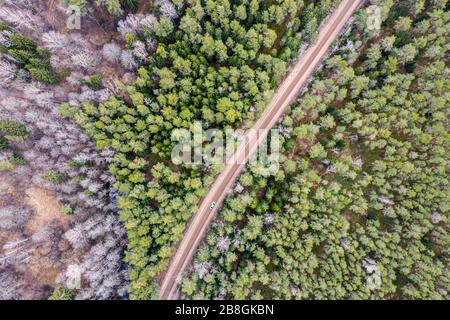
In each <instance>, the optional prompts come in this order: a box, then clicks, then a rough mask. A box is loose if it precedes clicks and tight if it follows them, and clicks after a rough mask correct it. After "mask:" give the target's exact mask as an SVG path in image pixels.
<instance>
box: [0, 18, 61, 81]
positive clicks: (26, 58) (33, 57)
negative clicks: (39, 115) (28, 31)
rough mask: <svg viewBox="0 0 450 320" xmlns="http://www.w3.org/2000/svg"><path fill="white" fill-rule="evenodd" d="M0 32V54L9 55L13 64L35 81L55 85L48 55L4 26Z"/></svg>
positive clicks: (1, 26)
mask: <svg viewBox="0 0 450 320" xmlns="http://www.w3.org/2000/svg"><path fill="white" fill-rule="evenodd" d="M0 30H6V31H8V32H6V33H4V36H5V38H6V39H5V42H4V45H3V44H0V52H4V53H7V54H9V55H10V56H11V57H12V58H13V59H14V62H15V63H16V64H17V65H18V66H19V67H20V68H21V69H25V70H27V71H28V72H29V74H30V75H31V77H32V78H33V79H35V80H36V81H39V82H42V83H46V84H56V83H58V82H59V78H58V76H57V75H55V74H54V72H53V70H52V67H51V66H50V63H49V60H50V53H49V52H48V51H47V50H45V49H42V48H39V47H37V46H36V44H35V43H34V42H33V41H32V40H31V39H29V38H27V37H25V36H23V35H21V34H20V33H18V32H16V31H14V30H12V29H11V28H9V27H8V26H7V25H5V24H3V23H2V24H1V25H0Z"/></svg>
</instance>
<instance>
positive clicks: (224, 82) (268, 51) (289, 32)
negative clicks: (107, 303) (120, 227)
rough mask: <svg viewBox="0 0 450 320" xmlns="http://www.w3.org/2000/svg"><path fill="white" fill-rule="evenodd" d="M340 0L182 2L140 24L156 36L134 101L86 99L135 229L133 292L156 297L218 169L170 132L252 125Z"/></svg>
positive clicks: (89, 122) (83, 116)
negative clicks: (184, 160) (186, 163)
mask: <svg viewBox="0 0 450 320" xmlns="http://www.w3.org/2000/svg"><path fill="white" fill-rule="evenodd" d="M336 2H339V1H331V0H322V1H315V2H310V1H306V3H304V2H303V1H300V0H299V1H293V0H285V1H278V2H276V3H274V2H270V1H262V0H252V1H227V0H223V1H200V0H190V1H184V2H183V1H176V2H175V4H176V6H177V7H178V10H179V11H180V12H183V13H182V15H181V16H180V18H179V19H177V20H174V21H170V20H168V19H167V18H166V17H160V18H159V20H158V21H157V22H156V23H155V27H154V30H151V31H150V30H148V29H146V30H143V32H144V33H145V34H146V35H147V36H148V37H152V38H154V37H156V38H157V40H158V42H159V45H158V48H157V50H156V52H155V54H153V55H152V56H150V57H149V59H148V65H147V66H146V67H144V68H140V69H139V71H138V78H137V80H136V82H135V84H134V86H131V87H129V88H128V92H129V95H130V98H129V100H130V101H128V102H124V101H121V100H119V99H117V98H111V99H110V101H109V102H107V103H105V104H102V105H100V106H96V105H92V104H89V103H85V104H84V109H83V111H82V112H79V113H77V114H76V115H75V118H76V120H77V121H78V122H79V123H80V124H81V125H82V126H83V127H84V128H85V129H86V130H87V132H88V133H89V134H90V135H91V136H92V137H93V138H94V140H95V141H96V143H97V146H98V147H99V148H101V149H102V148H107V147H109V148H112V149H114V150H115V151H116V155H115V157H114V161H113V163H112V165H111V166H110V171H111V173H112V174H113V175H114V176H115V178H116V187H117V189H118V191H119V192H120V197H119V199H118V202H119V207H120V217H121V219H122V221H123V222H124V224H125V227H126V229H127V232H128V240H129V243H128V251H127V255H126V259H125V260H126V262H127V263H129V265H130V266H131V271H130V273H129V275H130V280H131V287H130V293H131V297H132V298H136V299H144V298H151V297H155V295H156V294H157V290H155V289H156V288H155V286H154V284H153V280H154V278H155V277H156V276H157V275H158V274H159V273H160V272H162V271H164V270H165V269H166V268H167V266H168V258H169V257H170V256H171V255H172V254H173V252H174V245H175V244H176V243H177V242H178V241H179V240H180V239H181V236H182V233H183V230H184V227H185V222H186V221H187V219H188V218H189V217H190V216H191V215H192V214H193V213H194V212H195V211H196V210H197V204H198V202H199V200H200V199H201V197H203V196H204V195H205V194H206V191H207V190H206V187H207V186H208V185H209V184H210V183H211V182H212V179H213V176H214V175H215V174H216V173H217V172H218V170H219V169H220V168H217V167H214V166H211V167H206V168H198V167H196V168H189V167H179V166H175V165H174V164H173V163H171V162H170V153H171V150H172V147H173V142H172V141H171V139H170V138H171V133H172V132H173V131H174V129H176V128H187V129H192V128H191V125H192V123H193V122H194V121H195V120H202V121H203V125H204V127H205V129H206V128H210V127H219V128H226V127H240V126H241V125H244V126H248V125H250V124H251V123H252V122H253V120H254V119H255V117H256V116H257V115H258V113H259V112H261V111H262V110H263V109H264V107H265V105H266V103H267V102H268V101H269V99H270V97H271V96H272V93H273V90H274V88H275V87H276V86H277V85H278V82H279V80H280V78H281V77H282V76H283V75H284V73H285V69H286V65H287V62H288V61H289V59H291V58H293V57H295V56H296V55H297V52H298V49H299V47H300V45H302V44H305V42H306V41H307V40H309V39H310V38H311V37H312V36H313V35H314V33H315V31H316V29H317V26H318V24H319V22H320V19H323V18H324V17H325V16H326V15H327V14H328V13H329V12H330V10H331V9H332V8H333V4H334V3H336ZM311 15H314V16H315V17H316V18H315V19H312V20H310V21H309V20H307V17H309V16H311ZM300 31H304V35H303V36H301V37H300V36H299V35H298V34H297V33H298V32H300ZM62 109H63V111H64V112H65V114H66V115H70V114H71V111H72V110H70V108H68V106H65V107H63V108H62Z"/></svg>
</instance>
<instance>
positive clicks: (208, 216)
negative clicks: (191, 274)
mask: <svg viewBox="0 0 450 320" xmlns="http://www.w3.org/2000/svg"><path fill="white" fill-rule="evenodd" d="M362 2H363V0H343V1H342V3H341V5H340V6H339V8H337V9H336V11H335V12H334V13H333V14H332V15H331V16H330V17H329V19H328V21H327V23H326V24H325V25H324V26H323V28H322V29H321V31H320V33H319V37H318V40H317V42H316V44H315V45H313V46H311V47H310V48H309V49H308V50H307V51H306V52H305V53H304V54H303V55H302V57H301V58H300V59H299V61H298V62H297V64H296V65H295V67H294V68H293V69H292V71H291V72H290V74H289V75H288V77H287V78H286V79H285V80H284V81H283V83H282V84H281V86H280V87H279V88H278V91H277V93H276V95H275V96H274V98H273V100H272V102H271V103H270V104H269V106H268V107H267V108H266V110H265V111H264V113H263V114H262V116H261V118H260V119H259V120H258V121H257V122H256V124H255V126H254V127H253V129H255V130H263V131H264V133H263V134H261V135H259V136H255V135H247V136H246V137H245V138H244V142H242V143H241V145H240V146H239V148H238V150H237V151H236V153H235V158H236V159H244V161H234V162H232V163H228V164H226V165H225V167H224V170H223V171H222V173H221V174H220V175H219V176H218V177H217V179H216V180H215V182H214V184H213V185H212V187H211V188H210V192H209V193H208V195H207V196H206V197H205V199H204V200H203V201H202V203H201V205H200V208H199V210H198V212H197V213H196V214H195V216H194V217H193V218H192V220H191V222H190V224H189V226H188V228H187V230H186V232H185V234H184V238H183V240H182V241H181V243H180V244H179V246H178V249H177V251H176V253H175V255H174V256H173V257H172V260H171V263H170V265H169V268H168V270H167V272H166V274H165V277H164V279H163V281H162V284H161V288H160V297H161V299H173V298H175V297H174V294H175V292H176V289H177V285H178V283H179V281H180V279H181V276H182V274H183V272H184V270H185V269H186V267H187V265H188V264H189V262H190V261H191V259H192V258H193V256H194V254H195V252H196V249H197V247H198V246H199V244H200V242H201V241H202V239H203V237H204V235H205V232H206V230H207V228H208V226H209V224H210V222H211V221H212V219H213V218H214V216H215V214H216V212H217V210H218V209H219V208H220V206H221V204H222V203H223V201H224V199H225V198H226V196H227V190H228V189H229V188H231V187H232V185H233V184H234V182H235V181H236V179H237V177H238V176H239V174H240V173H241V172H242V170H243V169H244V167H245V163H246V162H247V161H248V160H249V159H250V157H251V156H252V155H253V154H254V153H255V151H256V150H257V148H258V145H259V143H260V142H261V141H263V140H264V138H265V137H266V135H267V133H268V132H269V130H270V129H271V128H273V127H274V126H275V124H276V122H277V121H278V119H279V118H280V116H281V115H282V114H283V112H284V111H285V109H286V107H287V106H289V104H290V103H291V102H292V101H293V99H294V98H295V97H296V96H297V94H298V92H299V91H300V89H301V88H302V87H303V86H304V85H305V84H306V82H307V80H308V78H309V77H310V76H311V74H312V73H313V72H314V70H315V68H316V67H317V66H318V65H319V63H320V61H321V60H322V58H323V57H324V56H325V54H326V52H327V51H328V49H329V47H330V46H331V44H332V43H333V42H334V40H336V39H337V38H338V36H339V34H340V33H341V32H342V29H343V28H344V26H345V24H346V22H347V21H348V19H349V18H350V17H351V16H352V14H353V12H354V11H355V10H356V9H357V8H358V6H359V5H360V4H361V3H362ZM255 130H253V131H255ZM213 202H215V203H216V205H215V207H214V208H213V209H211V204H212V203H213Z"/></svg>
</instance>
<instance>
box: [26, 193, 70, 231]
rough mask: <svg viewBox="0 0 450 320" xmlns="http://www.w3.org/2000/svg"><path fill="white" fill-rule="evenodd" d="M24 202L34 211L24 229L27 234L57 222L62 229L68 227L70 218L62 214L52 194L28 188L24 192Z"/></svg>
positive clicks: (59, 205) (60, 207)
mask: <svg viewBox="0 0 450 320" xmlns="http://www.w3.org/2000/svg"><path fill="white" fill-rule="evenodd" d="M25 202H26V204H28V205H29V206H30V207H32V208H33V209H34V213H33V215H32V216H31V219H30V220H29V221H28V223H27V225H26V228H25V230H26V232H27V233H28V234H33V233H34V232H36V231H37V230H39V229H40V228H42V227H44V226H46V225H49V224H50V223H52V222H58V223H59V224H61V225H62V226H64V227H66V226H68V224H69V222H70V218H69V217H68V216H66V215H64V213H63V212H62V206H61V204H60V203H59V201H58V199H56V197H55V195H54V194H53V192H51V191H48V190H45V189H42V188H38V187H30V188H28V189H27V190H26V198H25Z"/></svg>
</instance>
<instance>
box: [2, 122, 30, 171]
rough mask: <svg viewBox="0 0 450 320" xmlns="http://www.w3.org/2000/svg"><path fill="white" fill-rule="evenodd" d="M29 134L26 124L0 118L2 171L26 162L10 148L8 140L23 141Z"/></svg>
mask: <svg viewBox="0 0 450 320" xmlns="http://www.w3.org/2000/svg"><path fill="white" fill-rule="evenodd" d="M27 135H28V132H27V129H26V127H25V125H23V124H21V123H18V122H15V121H8V120H0V171H4V170H11V169H13V168H14V167H15V166H19V165H23V164H25V160H24V159H23V158H22V157H21V156H20V155H19V154H17V153H14V152H13V151H12V150H10V146H9V143H8V141H11V142H14V141H22V140H23V139H24V138H25V137H26V136H27Z"/></svg>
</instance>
